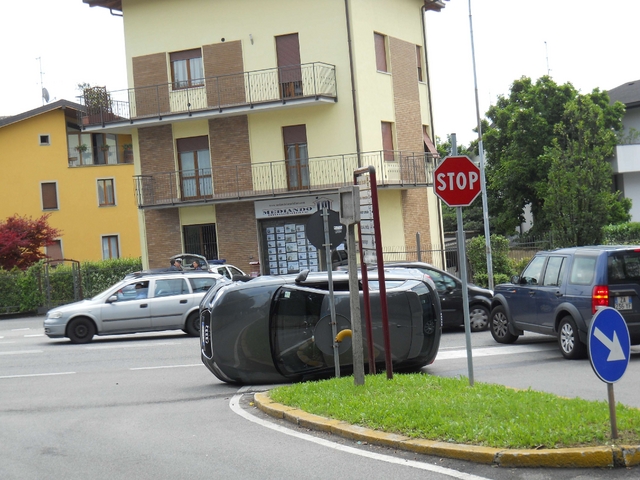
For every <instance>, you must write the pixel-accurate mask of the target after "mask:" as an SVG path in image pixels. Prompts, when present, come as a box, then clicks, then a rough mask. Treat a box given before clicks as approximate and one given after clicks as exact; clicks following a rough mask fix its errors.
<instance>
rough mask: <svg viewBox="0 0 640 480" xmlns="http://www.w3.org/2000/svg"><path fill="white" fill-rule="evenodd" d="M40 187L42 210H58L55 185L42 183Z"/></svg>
mask: <svg viewBox="0 0 640 480" xmlns="http://www.w3.org/2000/svg"><path fill="white" fill-rule="evenodd" d="M41 186H42V209H43V210H54V209H56V208H58V195H57V189H56V184H55V183H43V184H41Z"/></svg>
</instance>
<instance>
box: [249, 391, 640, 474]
mask: <svg viewBox="0 0 640 480" xmlns="http://www.w3.org/2000/svg"><path fill="white" fill-rule="evenodd" d="M254 401H255V404H256V406H257V407H258V408H259V409H260V410H262V411H263V412H265V413H266V414H267V415H270V416H272V417H274V418H281V419H284V420H287V421H289V422H291V423H294V424H296V425H300V426H301V427H304V428H309V429H312V430H318V431H322V432H326V433H331V434H334V435H339V436H341V437H343V438H348V439H350V440H355V441H362V442H368V443H370V444H374V445H382V446H385V447H390V448H395V449H398V450H405V451H410V452H414V453H421V454H424V455H435V456H439V457H447V458H455V459H457V460H466V461H469V462H476V463H483V464H487V465H496V466H500V467H558V468H611V467H632V466H635V465H640V445H623V446H604V447H584V448H558V449H540V450H524V449H523V450H515V449H506V448H490V447H477V446H473V445H461V444H454V443H446V442H436V441H432V440H421V439H411V438H409V437H405V436H402V435H397V434H393V433H384V432H379V431H376V430H371V429H368V428H363V427H358V426H355V425H351V424H348V423H346V422H343V421H340V420H331V419H328V418H325V417H321V416H319V415H314V414H311V413H307V412H304V411H302V410H298V409H297V408H294V407H288V406H286V405H282V404H280V403H275V402H273V401H271V399H270V398H269V392H259V393H255V394H254Z"/></svg>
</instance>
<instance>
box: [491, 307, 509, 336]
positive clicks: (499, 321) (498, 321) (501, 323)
mask: <svg viewBox="0 0 640 480" xmlns="http://www.w3.org/2000/svg"><path fill="white" fill-rule="evenodd" d="M507 323H508V321H507V316H506V315H505V314H504V313H502V312H496V314H495V315H494V316H493V325H492V328H493V331H494V332H495V333H496V335H497V336H498V337H504V336H505V335H506V334H507V330H508V329H507Z"/></svg>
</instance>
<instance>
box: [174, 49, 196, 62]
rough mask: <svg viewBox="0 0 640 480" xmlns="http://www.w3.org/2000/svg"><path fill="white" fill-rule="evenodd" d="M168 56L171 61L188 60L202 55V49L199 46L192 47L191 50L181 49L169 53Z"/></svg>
mask: <svg viewBox="0 0 640 480" xmlns="http://www.w3.org/2000/svg"><path fill="white" fill-rule="evenodd" d="M169 57H170V58H171V61H172V62H177V61H178V60H189V59H191V58H200V57H202V51H201V50H200V49H199V48H194V49H193V50H183V51H182V52H173V53H170V54H169Z"/></svg>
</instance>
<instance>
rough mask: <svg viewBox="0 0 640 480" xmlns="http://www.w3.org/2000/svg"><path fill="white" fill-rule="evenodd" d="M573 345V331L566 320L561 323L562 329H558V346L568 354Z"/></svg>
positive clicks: (574, 344)
mask: <svg viewBox="0 0 640 480" xmlns="http://www.w3.org/2000/svg"><path fill="white" fill-rule="evenodd" d="M575 347H576V337H575V332H574V331H573V327H572V326H571V324H570V323H568V322H567V323H565V324H563V325H562V329H561V330H560V348H562V351H563V352H564V353H567V354H570V353H571V352H573V349H574V348H575Z"/></svg>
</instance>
